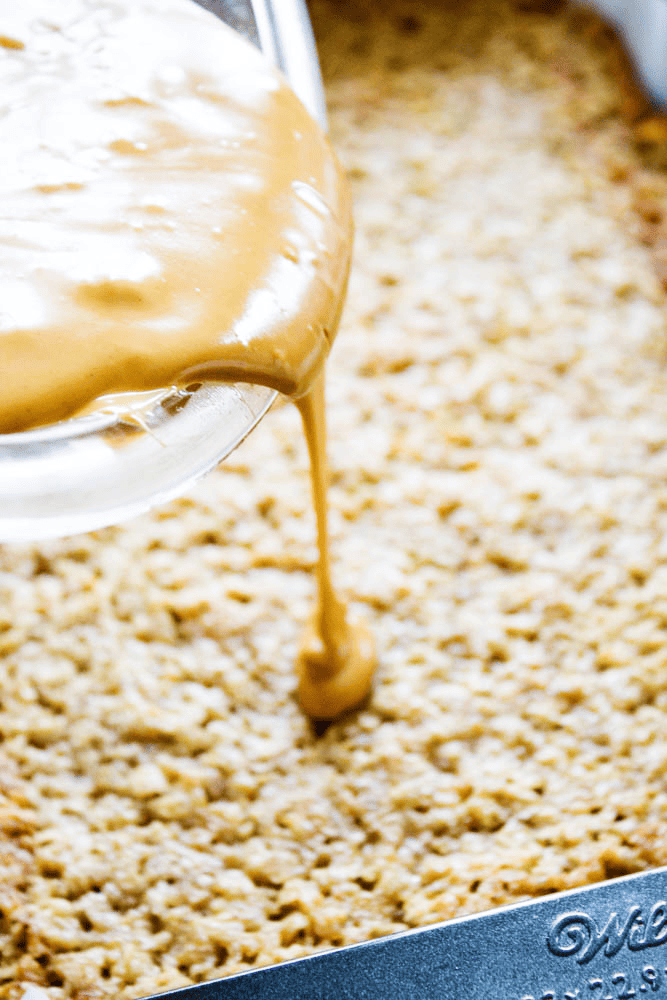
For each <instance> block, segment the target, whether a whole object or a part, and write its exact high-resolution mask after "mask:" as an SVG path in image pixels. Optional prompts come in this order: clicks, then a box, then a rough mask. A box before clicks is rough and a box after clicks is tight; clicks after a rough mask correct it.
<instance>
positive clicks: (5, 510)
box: [0, 0, 326, 542]
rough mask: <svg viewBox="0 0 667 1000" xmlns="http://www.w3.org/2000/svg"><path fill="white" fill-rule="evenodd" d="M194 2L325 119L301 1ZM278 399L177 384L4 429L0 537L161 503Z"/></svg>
mask: <svg viewBox="0 0 667 1000" xmlns="http://www.w3.org/2000/svg"><path fill="white" fill-rule="evenodd" d="M192 2H194V0H192ZM197 2H199V4H200V6H202V7H205V8H206V9H208V10H209V11H211V12H212V13H213V14H215V15H217V16H218V17H220V18H221V19H222V20H223V21H225V22H226V23H227V24H229V25H230V26H231V27H232V28H234V29H236V30H237V31H239V32H241V33H242V34H243V35H245V36H246V37H247V38H248V39H250V40H251V41H252V42H254V43H255V44H256V45H258V46H259V47H260V48H261V50H262V51H263V52H264V53H265V54H266V56H267V57H268V58H269V59H270V60H271V61H272V62H273V63H274V64H275V65H277V66H278V67H279V68H280V69H281V70H282V71H283V73H284V74H285V75H286V76H287V78H288V81H289V83H290V85H291V87H292V89H293V90H294V91H295V93H296V94H297V95H298V96H299V97H300V99H301V101H302V102H303V103H304V104H305V106H306V107H307V108H308V110H309V111H310V112H311V114H312V115H313V116H314V117H315V118H316V119H317V120H318V121H319V122H320V124H321V125H323V126H324V125H325V124H326V113H325V103H324V95H323V90H322V81H321V77H320V71H319V64H318V61H317V52H316V49H315V43H314V40H313V35H312V31H311V27H310V22H309V19H308V14H307V11H306V8H305V4H304V2H303V0H197ZM275 397H276V393H275V392H274V391H273V390H271V389H266V388H263V387H259V386H251V385H233V384H230V385H223V384H213V383H206V384H201V385H194V386H188V387H187V388H173V387H172V388H170V389H164V390H160V391H158V392H150V393H143V394H136V397H135V398H136V403H134V404H133V413H132V415H128V413H127V408H123V410H122V411H121V410H119V412H118V413H114V412H113V411H112V410H109V411H102V410H100V411H96V412H93V413H90V414H88V415H85V416H79V417H75V418H72V419H70V420H64V421H61V422H60V423H57V424H53V425H50V426H47V427H40V428H38V429H36V430H30V431H24V432H22V433H18V434H0V541H5V542H19V541H33V540H38V539H41V538H48V537H55V536H63V535H72V534H76V533H78V532H83V531H91V530H93V529H95V528H101V527H104V526H106V525H109V524H116V523H118V522H120V521H123V520H125V519H127V518H129V517H133V516H135V515H136V514H140V513H142V512H143V511H146V510H148V509H149V508H150V507H153V506H154V505H156V504H161V503H164V502H165V501H167V500H169V499H171V498H173V497H175V496H177V495H179V494H180V493H182V492H184V491H185V490H186V489H187V488H188V486H189V485H190V484H191V483H193V482H194V481H195V480H196V479H198V478H199V477H200V476H202V475H204V474H205V473H206V472H208V471H210V470H211V469H212V468H213V467H215V466H216V465H217V464H218V463H219V462H220V461H222V460H223V459H224V458H225V457H226V456H227V455H229V453H230V452H231V451H233V449H234V448H236V446H237V445H238V444H240V442H241V441H243V439H244V438H245V437H246V435H247V434H249V433H250V431H251V430H252V429H253V427H255V425H256V424H257V423H258V421H259V420H260V419H261V418H262V416H264V414H265V413H266V411H267V410H268V409H269V407H270V406H271V403H272V402H273V400H274V399H275Z"/></svg>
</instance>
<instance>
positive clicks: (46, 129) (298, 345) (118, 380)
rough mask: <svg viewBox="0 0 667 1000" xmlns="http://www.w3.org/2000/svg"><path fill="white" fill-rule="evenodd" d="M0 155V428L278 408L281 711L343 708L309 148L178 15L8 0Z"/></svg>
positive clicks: (331, 203) (295, 104) (340, 228)
mask: <svg viewBox="0 0 667 1000" xmlns="http://www.w3.org/2000/svg"><path fill="white" fill-rule="evenodd" d="M0 141H1V142H2V148H3V171H2V172H0V370H1V371H2V391H1V392H0V433H11V432H16V431H21V430H25V429H27V428H30V427H33V426H38V425H41V424H45V423H51V422H54V421H58V420H61V419H63V418H67V417H70V416H72V415H74V414H76V413H77V412H79V411H81V410H82V409H84V408H88V407H90V406H91V404H92V405H98V404H97V403H96V402H95V401H99V405H103V403H104V400H103V399H100V397H104V396H105V395H107V394H112V395H114V397H116V400H117V399H118V395H119V394H123V393H133V392H145V391H146V390H152V389H158V388H161V387H166V386H168V385H173V384H178V385H186V384H188V383H190V382H195V381H204V380H219V381H232V382H239V381H243V382H252V383H256V384H262V385H267V386H270V387H271V388H275V389H277V390H279V391H280V392H282V393H284V394H285V395H287V396H289V397H291V398H292V399H294V401H295V402H296V403H297V405H298V406H299V409H300V411H301V414H302V417H303V421H304V426H305V429H306V436H307V439H308V442H309V450H310V455H311V469H312V482H313V492H314V498H315V508H316V512H317V520H318V539H319V544H320V560H319V570H318V593H319V607H318V611H317V612H316V615H315V618H314V622H315V633H314V634H315V640H314V643H315V646H316V647H317V649H316V650H315V652H313V642H312V641H309V642H308V643H306V647H304V648H305V650H306V651H305V652H304V653H303V654H302V656H301V660H300V663H301V682H300V684H301V687H300V691H301V699H302V702H303V704H304V707H305V708H306V711H308V712H309V713H310V714H312V715H315V716H319V717H331V716H333V715H335V714H338V712H340V711H342V710H343V709H345V708H347V707H350V705H351V704H353V703H357V702H358V701H359V700H360V697H363V695H364V694H365V693H366V691H367V689H368V683H370V668H369V667H368V664H366V665H365V666H363V667H362V670H361V672H362V674H363V675H364V676H367V678H368V683H366V682H364V684H362V687H364V691H363V694H362V695H361V696H360V695H359V691H358V690H357V689H358V688H359V684H358V683H357V682H355V683H354V684H353V683H351V674H355V675H356V668H354V666H353V664H354V662H356V660H360V661H361V659H364V657H365V660H364V662H365V663H366V660H368V656H369V655H370V656H371V659H372V660H373V662H374V654H372V651H371V653H370V654H369V653H368V650H367V649H366V645H367V644H365V643H363V642H362V643H361V646H360V645H359V643H358V642H357V641H356V640H355V639H354V636H355V635H356V633H355V631H354V628H353V627H352V626H350V625H349V624H348V622H347V617H346V613H345V610H344V608H343V605H342V604H341V603H340V602H339V601H338V599H337V598H336V596H335V594H334V592H333V587H332V584H331V577H330V571H329V555H328V541H327V531H326V499H325V490H326V459H325V454H324V422H323V421H324V408H323V391H324V390H323V375H322V376H321V377H320V373H321V370H322V366H323V364H324V360H325V358H326V356H327V354H328V351H329V348H330V345H331V340H332V338H333V336H334V334H335V330H336V326H337V323H338V318H339V312H340V308H341V304H342V301H343V297H344V290H345V284H346V280H347V272H348V267H349V258H350V242H351V221H350V206H349V200H348V194H347V188H346V185H345V183H344V181H343V178H342V176H341V172H340V169H339V167H338V165H337V162H336V160H335V157H334V156H333V154H332V152H331V150H330V147H329V145H328V142H327V140H326V137H325V136H324V135H323V133H322V131H321V130H320V129H319V127H318V126H317V125H316V124H315V123H314V122H313V120H312V119H311V117H310V116H309V114H308V113H307V112H306V110H305V109H304V108H303V107H302V105H301V104H300V102H299V101H298V99H297V98H296V97H295V96H294V95H293V93H292V91H291V90H290V89H289V87H288V86H287V84H286V83H285V81H284V80H283V79H282V77H281V76H280V75H279V74H278V73H277V72H276V71H275V70H274V69H273V68H271V67H270V66H269V65H268V64H267V63H266V62H265V61H264V59H263V57H262V56H261V54H260V53H259V52H257V51H256V50H255V49H254V48H253V47H252V46H251V45H250V44H249V43H247V42H245V41H244V40H243V39H241V38H240V37H239V36H238V35H237V34H236V33H235V32H233V31H232V30H231V29H229V28H227V27H226V26H224V25H223V24H222V23H221V22H220V21H218V20H217V19H216V18H214V17H213V16H212V15H210V14H207V13H206V12H204V11H202V10H201V9H200V8H198V7H197V6H196V5H195V4H193V3H191V2H189V0H159V2H158V0H139V2H132V3H129V2H128V3H122V2H119V3H116V2H114V3H108V2H93V0H63V2H59V3H58V4H53V3H52V0H23V2H22V3H21V5H16V6H15V7H13V8H12V10H11V12H7V11H4V12H3V13H2V15H1V20H0ZM318 644H319V645H318ZM361 647H363V650H364V652H363V654H362V653H361V652H360V650H361ZM334 676H336V677H338V678H339V679H338V682H337V687H336V690H335V691H332V690H331V687H332V678H333V677H334ZM344 678H347V680H345V679H344ZM348 681H349V683H348ZM343 689H344V690H343Z"/></svg>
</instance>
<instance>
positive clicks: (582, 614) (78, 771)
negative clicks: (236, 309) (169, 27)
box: [0, 0, 667, 1000]
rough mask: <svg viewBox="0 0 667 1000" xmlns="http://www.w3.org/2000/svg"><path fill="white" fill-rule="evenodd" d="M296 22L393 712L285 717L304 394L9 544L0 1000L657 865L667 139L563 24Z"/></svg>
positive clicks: (3, 613) (580, 23)
mask: <svg viewBox="0 0 667 1000" xmlns="http://www.w3.org/2000/svg"><path fill="white" fill-rule="evenodd" d="M542 6H544V5H542ZM312 14H313V19H314V24H315V28H316V32H317V35H318V39H319V45H320V51H321V58H322V65H323V69H324V73H325V77H326V81H327V87H328V98H329V102H330V115H331V130H332V135H333V139H334V142H335V145H336V146H337V148H338V150H339V152H340V155H341V157H342V160H343V162H344V164H345V166H346V168H347V170H348V172H349V176H350V179H351V184H352V188H353V192H354V196H355V200H356V220H357V240H356V264H355V267H354V272H353V276H352V281H351V285H350V292H349V300H348V304H347V309H346V312H345V316H344V319H343V324H342V329H341V332H340V334H339V341H338V343H337V345H336V347H335V349H334V352H333V355H332V359H331V362H330V366H329V387H328V393H329V413H330V417H329V423H330V458H331V465H332V470H333V485H332V490H331V508H332V514H331V516H332V535H333V546H334V555H335V572H336V577H337V580H338V582H339V585H340V588H341V590H342V591H343V592H344V593H345V594H346V595H347V596H348V597H349V599H350V601H351V604H352V606H353V607H354V608H355V609H356V610H360V611H361V612H362V613H363V614H364V615H365V616H366V618H367V619H368V620H369V621H370V622H371V624H372V627H373V629H374V631H375V634H376V636H377V643H378V648H379V651H380V665H379V669H378V673H377V681H376V685H375V688H374V691H373V693H372V696H371V698H370V700H369V702H368V704H367V705H365V706H364V707H363V708H362V709H361V710H360V711H357V712H354V713H351V714H349V715H348V716H347V717H345V718H343V719H341V720H339V721H337V722H335V723H334V724H332V725H331V726H329V727H328V728H326V729H324V731H323V727H319V729H317V730H316V729H315V728H314V727H313V726H311V724H310V723H309V722H308V720H307V719H306V718H304V716H303V715H302V713H301V712H300V710H299V708H298V705H297V703H296V700H295V697H294V691H295V684H296V680H295V673H294V660H295V653H296V648H297V644H298V640H299V635H300V632H301V630H302V628H303V625H304V623H305V621H306V619H307V617H308V614H309V610H310V607H311V602H312V598H313V588H314V583H313V574H312V569H313V565H314V560H315V555H316V553H315V547H314V526H313V515H312V511H311V507H310V498H309V485H308V469H307V462H306V452H305V445H304V442H303V440H302V437H301V433H300V428H299V421H298V414H297V412H296V410H295V409H294V408H293V407H290V406H288V405H283V406H280V407H278V406H277V407H275V408H274V410H273V412H272V413H270V414H269V415H268V416H267V417H266V419H265V420H264V421H263V422H262V424H261V425H260V427H259V428H258V429H257V430H256V431H255V432H254V433H253V434H252V435H251V437H250V438H249V439H248V441H247V442H246V443H244V444H243V446H242V447H241V448H240V449H239V450H238V451H237V452H236V453H235V454H234V455H232V456H231V457H230V459H229V460H228V461H227V462H225V463H224V465H223V467H222V468H221V469H220V470H219V471H217V472H215V473H214V474H212V475H210V476H209V477H208V478H207V479H206V480H204V481H203V482H201V483H200V484H199V485H198V486H197V487H196V488H194V489H192V490H191V491H190V492H189V493H188V494H187V495H186V496H185V497H183V498H182V499H180V500H177V501H175V502H173V503H171V504H169V505H168V506H166V507H163V508H160V509H158V510H156V511H155V512H154V513H152V514H150V515H147V516H144V517H142V518H139V519H137V520H135V521H132V522H130V523H128V524H127V525H124V526H121V527H117V528H111V529H108V530H104V531H100V532H96V533H94V534H89V535H83V536H80V537H76V538H69V539H65V540H60V541H54V542H49V543H42V544H40V545H34V546H33V545H21V546H18V545H17V546H12V545H7V546H5V547H3V548H2V550H1V551H0V651H1V656H2V659H1V660H0V671H1V674H0V676H1V683H0V699H1V706H2V710H1V714H0V733H1V734H2V735H1V742H0V854H1V857H2V866H1V868H0V911H1V916H0V983H1V985H0V997H1V998H5V1000H20V998H23V997H26V1000H36V998H37V997H39V996H46V997H48V998H51V1000H64V998H72V1000H102V998H111V997H113V998H119V1000H126V998H127V1000H129V998H137V997H140V996H143V995H145V994H148V993H151V992H158V991H161V990H166V989H168V988H171V987H177V986H181V985H186V984H189V983H192V982H198V981H201V980H205V979H210V978H216V977H219V976H224V975H228V974H230V973H234V972H237V971H239V970H242V969H248V968H251V967H256V966H260V965H264V964H267V963H273V962H281V961H284V960H285V959H290V958H295V957H297V956H300V955H307V954H310V953H312V952H314V951H317V950H320V949H327V948H331V947H334V946H338V945H345V944H350V943H352V942H357V941H363V940H365V939H369V938H375V937H379V936H381V935H384V934H388V933H391V932H394V931H400V930H403V929H405V928H410V927H417V926H421V925H424V924H428V923H430V922H433V921H438V920H442V919H446V918H449V917H455V916H458V915H461V914H465V913H472V912H475V911H479V910H483V909H486V908H488V907H493V906H497V905H499V904H502V903H508V902H514V901H517V900H520V899H526V898H529V897H533V896H539V895H540V894H544V893H550V892H553V891H556V890H560V889H567V888H571V887H574V886H580V885H584V884H587V883H591V882H595V881H598V880H600V879H605V878H609V877H613V876H617V875H621V874H625V873H628V872H634V871H640V870H643V869H646V868H649V867H651V866H655V865H659V864H663V863H667V838H666V836H665V834H666V833H667V784H666V781H665V773H666V766H667V742H666V740H665V733H666V732H667V693H666V691H665V688H666V686H667V650H666V643H665V640H666V635H667V562H666V557H667V480H666V476H667V371H666V368H665V347H666V344H667V340H666V337H665V317H666V315H667V314H666V310H665V305H666V301H665V299H666V294H665V287H664V281H665V279H666V278H667V250H666V249H665V248H666V247H667V228H666V227H665V225H664V224H663V213H664V212H665V211H666V209H667V180H666V177H665V173H664V162H667V158H665V155H664V154H665V149H666V148H667V142H666V141H665V138H666V137H665V129H664V125H663V123H662V122H661V120H660V119H659V118H656V117H655V116H651V115H650V114H648V113H647V112H646V110H642V108H641V104H640V102H638V98H637V96H636V94H635V93H634V92H633V90H632V88H631V87H630V85H629V84H628V82H627V81H626V80H625V78H624V77H623V75H622V73H621V65H622V59H621V56H620V55H619V50H618V46H617V45H616V43H615V42H614V40H613V38H612V37H611V36H610V34H609V32H608V31H607V30H605V29H604V28H603V27H602V26H601V25H600V24H599V23H598V22H597V21H595V20H594V19H593V18H592V17H591V16H589V15H586V14H582V13H580V12H577V11H576V10H574V9H570V8H566V9H565V10H561V11H560V12H559V13H558V12H556V13H554V12H553V11H549V10H546V9H540V5H539V4H526V3H518V2H516V0H457V2H456V3H453V2H443V0H424V2H418V0H393V2H391V3H388V2H378V0H374V2H371V0H352V2H350V3H346V4H340V3H336V2H335V0H314V2H313V5H312ZM28 987H30V988H28ZM40 991H41V992H40Z"/></svg>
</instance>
